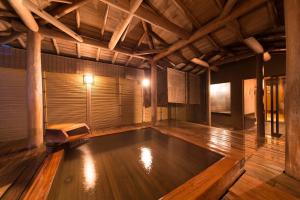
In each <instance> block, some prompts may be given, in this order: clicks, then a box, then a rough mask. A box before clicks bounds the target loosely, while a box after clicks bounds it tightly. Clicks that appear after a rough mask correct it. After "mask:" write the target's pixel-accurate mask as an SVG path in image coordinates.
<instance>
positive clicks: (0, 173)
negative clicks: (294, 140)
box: [0, 122, 300, 200]
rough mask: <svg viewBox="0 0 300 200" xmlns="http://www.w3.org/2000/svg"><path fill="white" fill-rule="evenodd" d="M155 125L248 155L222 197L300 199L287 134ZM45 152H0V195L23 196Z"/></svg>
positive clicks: (221, 149)
mask: <svg viewBox="0 0 300 200" xmlns="http://www.w3.org/2000/svg"><path fill="white" fill-rule="evenodd" d="M142 127H144V126H139V127H134V126H132V127H127V128H116V129H113V130H109V129H107V130H104V131H101V132H96V133H94V134H93V135H94V136H95V135H105V134H111V133H115V132H116V131H118V132H120V131H125V130H133V129H136V128H142ZM156 128H157V129H159V130H160V131H162V132H164V133H166V134H171V135H173V136H176V137H178V138H181V139H184V140H186V141H189V142H191V143H194V144H197V145H199V146H202V147H205V148H208V149H210V150H213V151H217V152H221V153H223V154H225V155H227V156H232V157H240V156H245V158H246V163H245V169H246V173H244V174H243V175H242V176H241V178H240V179H239V180H238V181H237V182H236V183H235V184H234V185H233V186H232V187H231V188H230V189H229V190H228V192H227V193H226V194H225V195H224V196H223V197H222V199H224V200H228V199H251V200H252V199H268V200H269V199H271V200H273V199H287V200H293V199H300V182H299V181H296V180H295V179H292V178H290V177H288V176H287V175H285V174H284V173H283V171H284V149H285V146H284V144H285V138H284V135H283V136H282V137H281V138H279V139H277V138H271V137H270V135H267V137H266V139H265V141H263V142H261V143H258V142H257V138H256V134H255V130H247V131H230V130H225V129H221V128H209V127H206V126H202V125H198V124H193V123H186V122H172V123H167V122H161V123H159V124H158V125H157V126H156ZM43 155H44V154H43V150H31V151H28V152H18V153H14V154H12V155H10V156H7V155H6V156H4V157H3V156H2V157H1V156H0V198H1V197H2V198H5V199H17V198H18V197H23V196H24V193H23V192H24V190H25V191H26V189H24V188H25V186H24V185H22V184H26V185H28V184H29V183H30V182H31V181H30V178H28V177H32V176H33V173H32V172H34V171H35V170H36V169H37V168H38V167H37V166H39V163H40V162H41V160H42V158H43ZM15 161H17V162H15ZM32 166H34V167H32ZM20 172H24V173H20ZM28 172H30V173H29V175H28V177H27V178H25V177H24V174H26V173H28ZM22 174H23V176H22ZM18 177H19V178H18ZM16 183H18V184H16ZM20 183H21V184H20ZM14 184H16V185H17V186H18V189H19V186H20V185H21V186H22V187H23V190H22V192H16V190H15V188H14V187H12V185H14ZM34 184H37V183H34ZM37 185H39V184H37ZM22 193H23V194H22ZM11 197H13V198H11ZM15 197H16V198H15Z"/></svg>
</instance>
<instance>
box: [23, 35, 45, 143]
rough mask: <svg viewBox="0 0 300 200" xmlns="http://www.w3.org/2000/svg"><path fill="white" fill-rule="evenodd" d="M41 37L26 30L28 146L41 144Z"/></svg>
mask: <svg viewBox="0 0 300 200" xmlns="http://www.w3.org/2000/svg"><path fill="white" fill-rule="evenodd" d="M41 39H42V38H41V35H40V34H39V33H38V32H32V31H28V33H27V51H26V57H27V104H28V134H29V147H37V146H40V145H42V144H43V91H42V66H41V65H42V64H41Z"/></svg>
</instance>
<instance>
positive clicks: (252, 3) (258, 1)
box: [154, 0, 266, 61]
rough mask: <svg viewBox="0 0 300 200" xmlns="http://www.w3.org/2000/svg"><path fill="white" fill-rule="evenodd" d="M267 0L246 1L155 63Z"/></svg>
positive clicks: (183, 41) (169, 50) (182, 42)
mask: <svg viewBox="0 0 300 200" xmlns="http://www.w3.org/2000/svg"><path fill="white" fill-rule="evenodd" d="M265 2H266V0H247V1H244V2H243V3H242V4H241V5H240V6H239V7H238V8H237V9H235V10H233V11H232V12H231V13H230V14H229V15H228V16H227V17H225V18H222V19H217V20H215V21H213V22H211V23H209V24H207V25H205V26H203V27H201V28H200V29H198V30H197V31H196V32H195V33H194V34H193V35H192V36H191V37H189V39H187V40H180V41H178V42H176V43H174V44H173V45H171V46H170V47H169V48H168V49H167V50H166V51H164V52H162V53H159V54H157V55H156V56H155V57H154V61H157V60H159V59H161V58H164V57H166V56H167V55H170V54H171V53H173V52H175V51H177V50H178V49H181V48H182V47H184V46H186V45H188V44H191V43H193V42H195V41H196V40H198V39H199V38H201V37H203V36H205V35H207V34H209V33H211V32H213V31H215V30H217V29H218V28H220V27H222V26H224V25H226V24H227V23H229V22H230V21H232V20H234V19H236V18H238V17H240V16H242V15H244V14H246V13H248V12H249V11H251V10H253V9H255V8H257V7H258V6H260V5H262V4H263V3H265Z"/></svg>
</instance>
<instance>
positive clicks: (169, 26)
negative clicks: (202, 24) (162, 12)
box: [100, 0, 190, 38]
mask: <svg viewBox="0 0 300 200" xmlns="http://www.w3.org/2000/svg"><path fill="white" fill-rule="evenodd" d="M100 1H102V2H103V3H106V4H108V5H109V6H111V7H114V8H116V9H119V10H121V11H123V12H125V13H127V14H129V13H130V11H129V10H130V9H129V8H130V5H129V3H128V1H115V0H100ZM133 16H134V17H137V18H139V19H140V20H142V21H145V22H148V23H150V24H151V25H153V26H156V27H159V28H161V29H163V30H165V31H168V32H170V33H172V34H176V35H178V36H179V37H180V38H188V37H189V36H190V33H189V32H187V31H186V30H184V29H183V28H181V27H179V26H178V25H176V24H174V23H172V22H170V21H169V20H168V19H166V18H165V17H163V18H162V17H161V16H159V15H157V14H156V13H154V12H152V11H151V10H149V9H148V8H146V6H144V5H142V6H140V7H139V8H138V9H137V11H136V12H135V13H134V14H133Z"/></svg>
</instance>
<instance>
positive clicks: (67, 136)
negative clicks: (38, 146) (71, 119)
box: [45, 123, 90, 150]
mask: <svg viewBox="0 0 300 200" xmlns="http://www.w3.org/2000/svg"><path fill="white" fill-rule="evenodd" d="M88 134H90V128H89V127H88V125H87V124H85V123H65V124H54V125H51V126H49V127H48V128H47V129H46V132H45V141H46V146H47V149H48V150H49V149H50V150H53V148H56V147H59V146H61V145H63V144H66V143H70V144H71V143H73V142H80V141H82V140H86V139H87V138H88Z"/></svg>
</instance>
